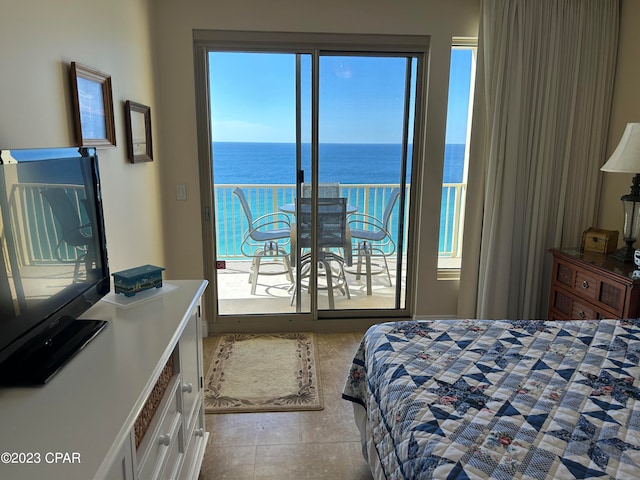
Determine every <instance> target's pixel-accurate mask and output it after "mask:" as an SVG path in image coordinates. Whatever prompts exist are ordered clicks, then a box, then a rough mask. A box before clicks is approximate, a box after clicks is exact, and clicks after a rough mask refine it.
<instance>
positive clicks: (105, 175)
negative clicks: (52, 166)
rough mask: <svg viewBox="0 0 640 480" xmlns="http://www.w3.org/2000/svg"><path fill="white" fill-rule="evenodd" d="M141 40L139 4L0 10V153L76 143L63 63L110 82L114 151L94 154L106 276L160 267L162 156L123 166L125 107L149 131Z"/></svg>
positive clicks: (5, 1)
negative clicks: (139, 114)
mask: <svg viewBox="0 0 640 480" xmlns="http://www.w3.org/2000/svg"><path fill="white" fill-rule="evenodd" d="M150 41H151V37H150V32H149V14H148V5H147V0H104V1H85V0H64V1H56V2H52V1H50V0H2V2H1V3H0V66H1V67H0V149H11V148H36V147H63V146H64V147H66V146H73V145H77V142H76V140H75V138H74V127H73V114H72V109H71V86H70V85H71V83H70V80H69V72H68V68H69V63H70V62H71V61H75V62H78V63H81V64H84V65H87V66H90V67H93V68H95V69H98V70H100V71H103V72H105V73H108V74H110V75H111V77H112V87H113V103H114V115H115V126H116V143H117V146H116V148H113V149H107V150H100V151H99V153H98V156H99V159H100V174H101V179H102V193H103V201H104V211H105V224H106V231H107V244H108V249H109V261H110V264H111V270H112V271H117V270H121V269H124V268H129V267H132V266H135V265H140V264H145V263H154V264H158V265H163V264H164V249H163V242H162V229H161V225H162V216H161V210H160V209H159V208H158V206H159V205H160V203H161V202H160V168H161V164H162V161H163V160H162V155H161V151H160V149H159V148H157V147H156V148H155V154H156V161H154V162H150V163H145V164H135V165H132V164H130V163H129V161H128V159H127V153H126V147H125V127H124V118H123V117H124V112H123V109H124V101H125V100H133V101H136V102H139V103H143V104H146V105H149V106H151V113H152V117H153V119H152V125H154V124H155V123H156V122H155V120H156V112H155V98H154V78H153V74H152V68H151V43H150ZM154 126H155V125H154ZM153 136H154V137H155V129H154V133H153Z"/></svg>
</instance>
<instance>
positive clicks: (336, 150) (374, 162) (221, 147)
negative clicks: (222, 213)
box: [213, 142, 464, 184]
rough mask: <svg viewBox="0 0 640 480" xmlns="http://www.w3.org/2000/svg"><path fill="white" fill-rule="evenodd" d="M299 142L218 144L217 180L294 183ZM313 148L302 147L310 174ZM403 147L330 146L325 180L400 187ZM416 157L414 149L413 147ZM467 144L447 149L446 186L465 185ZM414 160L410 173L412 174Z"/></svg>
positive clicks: (323, 166) (323, 154) (322, 168)
mask: <svg viewBox="0 0 640 480" xmlns="http://www.w3.org/2000/svg"><path fill="white" fill-rule="evenodd" d="M295 148H296V147H295V144H293V143H239V142H214V143H213V158H214V162H213V163H214V178H215V182H216V183H219V184H220V183H221V184H237V183H246V184H254V183H255V184H261V183H262V184H265V183H267V184H293V183H295V158H296V150H295ZM309 148H310V147H309V144H308V143H307V144H303V145H302V167H303V170H306V171H310V160H309V159H310V158H311V156H310V150H309ZM401 153H402V148H401V145H398V144H396V145H394V144H344V143H325V144H321V145H320V147H319V157H320V161H319V173H320V181H321V182H340V183H341V184H342V183H345V184H349V183H365V184H389V183H399V179H400V162H401V158H402V157H401ZM408 157H409V159H410V158H411V146H409V148H408ZM463 166H464V144H447V145H446V146H445V163H444V178H443V181H444V183H460V182H462V171H463ZM410 167H411V165H410V162H409V170H410Z"/></svg>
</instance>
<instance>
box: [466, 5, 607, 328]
mask: <svg viewBox="0 0 640 480" xmlns="http://www.w3.org/2000/svg"><path fill="white" fill-rule="evenodd" d="M618 19H619V0H482V4H481V19H480V32H479V39H478V63H477V76H476V95H475V104H474V112H473V127H472V134H471V155H470V164H469V180H468V184H469V190H468V197H467V211H466V221H465V233H464V235H465V237H464V252H463V258H462V272H461V280H460V300H459V305H458V307H459V308H458V315H459V316H461V317H469V318H474V317H475V318H488V319H494V318H510V319H526V318H546V315H547V302H548V295H549V283H550V282H549V280H550V278H549V277H550V275H551V269H550V265H551V258H550V254H549V253H548V249H549V248H552V247H562V248H564V247H576V246H579V245H580V240H581V236H582V232H583V231H584V230H585V229H587V228H588V227H590V226H593V225H595V223H594V222H595V219H596V214H597V212H596V207H597V200H598V196H599V185H600V177H599V168H600V166H601V165H602V163H603V162H604V160H605V158H604V157H605V153H606V152H605V149H606V137H607V130H608V124H609V114H610V109H611V97H612V91H613V77H614V70H615V60H616V51H617V44H618Z"/></svg>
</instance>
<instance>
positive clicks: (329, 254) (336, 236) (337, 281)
mask: <svg viewBox="0 0 640 480" xmlns="http://www.w3.org/2000/svg"><path fill="white" fill-rule="evenodd" d="M299 205H300V211H299V212H298V214H297V221H298V222H299V229H298V234H299V238H297V244H298V246H299V248H300V249H303V248H306V249H309V248H311V245H312V232H313V228H312V223H311V216H312V212H311V199H309V198H301V199H300V204H299ZM346 212H347V199H346V198H340V197H337V198H319V199H318V229H317V235H318V253H317V261H318V279H320V278H324V286H321V285H318V289H323V290H324V289H326V290H327V293H328V296H329V308H330V309H331V310H333V309H335V301H334V295H333V291H334V289H338V290H339V291H340V292H341V293H342V294H343V295H346V297H347V298H349V299H350V298H351V294H350V293H349V285H348V284H347V279H346V276H345V273H344V266H345V264H347V265H351V239H350V237H349V235H348V230H347V213H346ZM294 238H295V237H294ZM294 249H295V246H293V245H292V250H294ZM336 249H339V250H342V253H343V255H344V256H343V255H340V254H339V253H336V252H335V250H336ZM334 265H335V267H336V270H335V271H334V270H333V266H334ZM310 273H311V253H310V252H307V253H304V254H303V255H301V257H300V272H299V274H298V276H297V278H298V281H299V282H300V283H301V284H302V286H303V287H306V288H307V290H308V289H309V284H308V280H307V281H306V284H305V279H308V278H309V275H310ZM295 295H296V289H295V288H294V289H293V294H292V295H291V304H292V305H293V302H294V299H295Z"/></svg>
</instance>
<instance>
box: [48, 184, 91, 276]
mask: <svg viewBox="0 0 640 480" xmlns="http://www.w3.org/2000/svg"><path fill="white" fill-rule="evenodd" d="M40 194H41V195H42V196H43V197H44V198H45V199H46V200H47V202H48V203H49V206H50V207H51V212H52V213H53V217H54V218H55V220H56V222H57V223H58V227H59V229H60V231H59V232H58V243H57V245H56V247H55V256H56V258H57V259H58V261H59V262H60V263H73V264H74V268H73V282H74V283H75V282H77V281H78V275H79V273H80V265H81V264H82V263H83V262H84V263H85V269H86V270H85V271H86V272H89V269H90V268H91V264H92V262H93V259H92V258H91V255H89V245H90V244H91V242H92V240H93V236H92V233H91V225H90V224H86V225H83V224H82V222H81V220H80V214H79V212H78V209H77V208H76V207H75V206H74V205H73V203H72V202H71V199H70V198H69V196H68V195H67V193H66V192H65V191H64V189H63V188H43V189H42V190H40ZM64 244H66V245H68V246H69V247H71V248H72V249H73V250H74V253H73V254H72V255H69V254H68V252H67V251H66V250H65V249H64ZM63 252H65V254H64V255H63Z"/></svg>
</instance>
